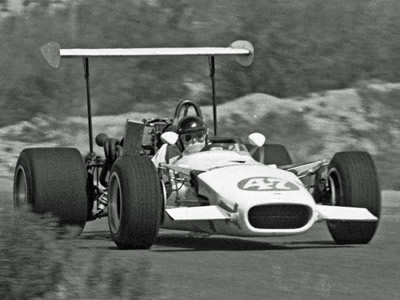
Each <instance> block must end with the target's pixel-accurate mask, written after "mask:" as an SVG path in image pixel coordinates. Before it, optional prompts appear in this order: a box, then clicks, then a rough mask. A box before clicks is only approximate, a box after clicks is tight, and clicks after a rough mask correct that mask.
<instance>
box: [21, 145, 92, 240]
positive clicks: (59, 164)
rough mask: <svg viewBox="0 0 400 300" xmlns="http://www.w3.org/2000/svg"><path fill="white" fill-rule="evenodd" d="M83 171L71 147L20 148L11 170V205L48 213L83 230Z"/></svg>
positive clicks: (80, 160) (84, 176)
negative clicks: (12, 193)
mask: <svg viewBox="0 0 400 300" xmlns="http://www.w3.org/2000/svg"><path fill="white" fill-rule="evenodd" d="M86 182H87V171H86V166H85V164H84V162H83V159H82V156H81V154H80V153H79V151H78V150H77V149H73V148H30V149H25V150H23V151H22V152H21V154H20V156H19V158H18V161H17V165H16V167H15V174H14V207H15V209H17V210H18V209H21V208H32V211H33V212H35V213H39V214H44V213H51V214H53V215H54V216H55V217H57V218H58V219H59V222H60V224H61V225H72V226H77V227H78V228H79V230H78V232H77V233H78V234H79V233H80V232H81V231H82V230H83V227H84V226H85V223H86V215H87V205H88V204H87V203H88V200H87V191H86Z"/></svg>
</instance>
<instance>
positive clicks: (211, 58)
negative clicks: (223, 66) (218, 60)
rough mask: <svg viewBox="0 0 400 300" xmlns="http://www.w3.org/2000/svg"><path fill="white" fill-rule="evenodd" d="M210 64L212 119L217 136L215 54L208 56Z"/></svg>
mask: <svg viewBox="0 0 400 300" xmlns="http://www.w3.org/2000/svg"><path fill="white" fill-rule="evenodd" d="M208 58H209V64H210V77H211V89H212V106H213V120H214V136H217V101H216V95H215V94H216V93H215V56H209V57H208Z"/></svg>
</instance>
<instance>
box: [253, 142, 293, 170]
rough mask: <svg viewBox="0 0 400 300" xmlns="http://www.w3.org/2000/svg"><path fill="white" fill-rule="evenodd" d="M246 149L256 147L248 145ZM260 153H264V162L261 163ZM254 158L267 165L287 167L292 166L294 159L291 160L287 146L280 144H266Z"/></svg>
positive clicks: (256, 152)
mask: <svg viewBox="0 0 400 300" xmlns="http://www.w3.org/2000/svg"><path fill="white" fill-rule="evenodd" d="M246 147H248V149H251V148H252V147H254V146H251V145H246ZM260 151H264V160H263V161H260V156H261V155H260ZM252 157H253V158H254V159H255V160H257V161H259V162H261V163H263V164H265V165H271V164H275V165H277V166H285V165H291V164H292V159H291V158H290V155H289V152H288V150H287V149H286V147H285V146H283V145H280V144H264V146H263V147H262V148H259V149H257V150H256V151H255V152H254V154H253V155H252Z"/></svg>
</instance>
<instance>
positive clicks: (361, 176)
mask: <svg viewBox="0 0 400 300" xmlns="http://www.w3.org/2000/svg"><path fill="white" fill-rule="evenodd" d="M328 181H329V186H330V199H331V204H332V205H337V206H350V207H363V208H367V209H368V210H369V211H370V212H371V213H372V214H373V215H374V216H376V217H377V218H378V219H379V218H380V213H381V192H380V187H379V182H378V176H377V172H376V168H375V164H374V162H373V160H372V158H371V156H370V155H369V154H368V153H366V152H357V151H354V152H340V153H336V154H335V155H334V157H333V158H332V161H331V162H330V164H329V166H328ZM327 224H328V229H329V232H330V233H331V236H332V237H333V239H334V240H335V242H336V243H338V244H366V243H368V242H370V241H371V239H372V238H373V236H374V234H375V232H376V229H377V227H378V222H362V221H361V222H360V221H328V222H327Z"/></svg>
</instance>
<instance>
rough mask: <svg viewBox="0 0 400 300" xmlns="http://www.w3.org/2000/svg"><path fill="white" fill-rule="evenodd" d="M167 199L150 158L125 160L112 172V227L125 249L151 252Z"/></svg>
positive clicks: (112, 231)
mask: <svg viewBox="0 0 400 300" xmlns="http://www.w3.org/2000/svg"><path fill="white" fill-rule="evenodd" d="M162 207H163V197H162V191H161V184H160V180H159V178H158V174H157V171H156V169H155V167H154V165H153V163H152V162H151V160H150V159H149V158H148V157H147V156H121V157H120V158H118V159H117V161H116V162H115V163H114V165H113V167H112V169H111V175H110V181H109V190H108V223H109V227H110V232H111V236H112V239H113V240H114V242H115V244H116V245H117V246H118V248H121V249H148V248H150V247H151V246H152V245H153V243H154V242H155V240H156V238H157V235H158V230H159V227H160V222H161V213H162V211H161V210H162Z"/></svg>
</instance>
